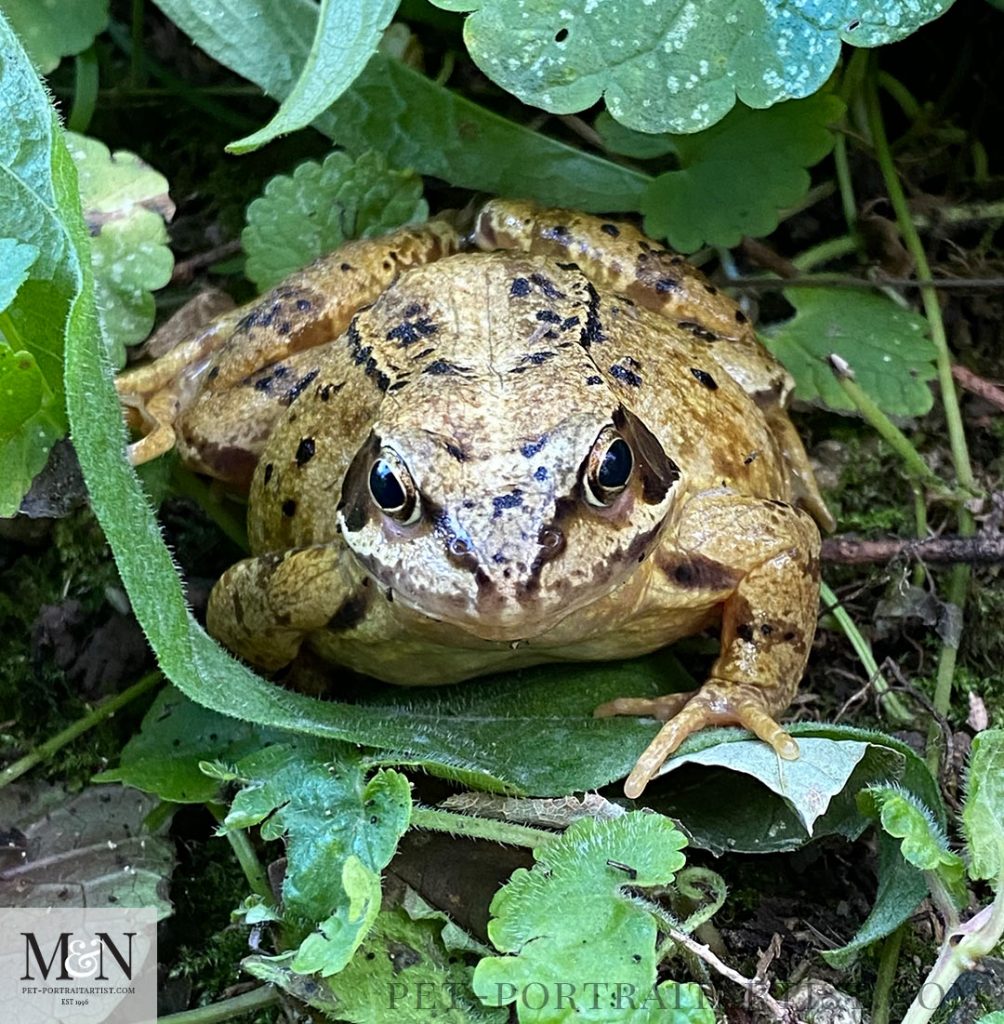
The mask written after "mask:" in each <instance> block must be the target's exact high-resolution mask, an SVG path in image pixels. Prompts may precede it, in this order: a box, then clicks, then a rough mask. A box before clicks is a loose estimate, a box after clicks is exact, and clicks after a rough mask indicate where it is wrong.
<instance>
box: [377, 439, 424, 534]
mask: <svg viewBox="0 0 1004 1024" xmlns="http://www.w3.org/2000/svg"><path fill="white" fill-rule="evenodd" d="M370 494H371V495H372V497H373V500H374V501H375V502H376V504H377V506H378V507H379V508H380V509H381V510H382V511H383V512H385V513H386V514H387V515H389V516H390V517H391V519H396V520H397V521H398V522H399V523H403V524H404V525H405V526H410V525H411V524H412V523H416V522H418V517H419V515H420V513H421V509H420V508H419V503H418V489H417V488H416V487H415V481H414V480H412V478H411V473H409V472H408V467H407V466H406V465H405V464H404V462H403V461H402V460H401V457H400V455H398V454H397V452H395V451H394V450H393V449H391V448H384V449H383V450H382V451H381V452H380V455H379V456H378V457H377V459H376V461H375V462H374V463H373V467H372V468H371V469H370Z"/></svg>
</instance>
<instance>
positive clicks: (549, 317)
mask: <svg viewBox="0 0 1004 1024" xmlns="http://www.w3.org/2000/svg"><path fill="white" fill-rule="evenodd" d="M536 318H537V319H538V320H540V321H541V322H542V323H545V324H560V323H561V317H560V316H558V314H557V313H555V312H554V311H553V310H550V309H538V310H537V316H536Z"/></svg>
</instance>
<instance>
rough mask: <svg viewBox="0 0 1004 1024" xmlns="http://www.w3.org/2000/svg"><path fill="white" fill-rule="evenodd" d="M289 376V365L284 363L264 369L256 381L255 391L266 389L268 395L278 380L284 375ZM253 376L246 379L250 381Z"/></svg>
mask: <svg viewBox="0 0 1004 1024" xmlns="http://www.w3.org/2000/svg"><path fill="white" fill-rule="evenodd" d="M288 376H289V367H288V366H283V365H282V363H277V364H276V365H275V366H270V367H268V368H267V369H266V370H264V371H263V376H261V377H259V378H258V379H257V380H255V381H254V389H255V391H264V392H265V394H266V395H268V394H271V392H272V385H273V384H275V382H276V381H277V380H282V379H283V377H288ZM252 379H253V378H251V377H248V378H246V381H250V380H252Z"/></svg>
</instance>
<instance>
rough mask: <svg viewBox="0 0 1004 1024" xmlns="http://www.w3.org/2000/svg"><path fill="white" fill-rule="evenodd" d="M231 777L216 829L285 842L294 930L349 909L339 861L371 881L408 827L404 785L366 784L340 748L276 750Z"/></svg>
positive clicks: (247, 761)
mask: <svg viewBox="0 0 1004 1024" xmlns="http://www.w3.org/2000/svg"><path fill="white" fill-rule="evenodd" d="M236 772H237V774H238V775H239V776H240V778H241V779H243V780H244V782H245V785H244V788H243V789H241V790H240V792H239V793H238V794H237V795H236V796H235V797H234V799H233V802H232V804H231V807H230V812H229V813H228V814H227V817H226V819H225V820H224V827H225V828H247V827H248V826H250V825H256V824H261V831H262V836H263V837H264V838H266V839H278V838H283V839H284V840H285V843H286V858H287V864H286V874H285V877H284V879H283V886H282V893H283V912H284V916H285V917H286V918H287V919H288V920H290V921H292V922H294V923H296V924H303V923H309V924H317V923H319V922H321V921H324V920H326V919H327V918H329V917H331V916H332V915H333V914H335V913H336V912H337V911H338V910H339V909H340V908H342V907H346V908H347V907H349V905H350V902H351V900H350V894H349V893H348V892H346V890H345V889H344V888H342V886H341V884H340V883H335V881H334V880H335V879H341V877H342V871H343V869H344V865H345V862H346V860H347V859H348V858H349V857H352V856H355V857H357V858H358V859H359V860H360V862H361V863H362V865H364V866H365V867H366V868H367V869H368V870H369V871H371V872H373V873H374V874H376V875H377V876H378V875H379V872H380V871H381V870H382V869H383V868H384V867H386V865H387V864H388V862H389V861H390V858H391V857H392V856H393V854H394V851H395V849H397V842H398V840H399V839H400V838H401V836H402V835H403V834H404V830H405V829H406V828H407V827H408V821H409V818H410V816H411V787H410V786H409V784H408V780H407V779H406V778H405V777H404V776H403V775H401V774H400V773H398V772H395V771H391V770H384V771H379V772H377V773H376V774H375V775H374V776H373V777H372V778H371V779H370V780H369V781H367V780H366V778H365V776H364V770H363V761H362V757H361V756H360V754H359V752H358V751H357V750H355V748H353V747H351V746H349V745H347V744H341V743H323V742H319V741H315V740H302V741H300V742H297V743H286V744H283V745H276V746H273V747H269V748H268V749H267V750H263V751H261V752H259V753H256V754H251V755H249V756H248V757H245V758H243V759H242V760H241V761H239V762H238V763H237V766H236ZM353 880H354V881H355V882H358V876H356V875H354V876H353Z"/></svg>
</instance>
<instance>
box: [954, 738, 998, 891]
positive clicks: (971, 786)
mask: <svg viewBox="0 0 1004 1024" xmlns="http://www.w3.org/2000/svg"><path fill="white" fill-rule="evenodd" d="M967 780H968V781H967V787H966V802H965V805H964V807H963V808H962V825H963V828H964V829H965V833H966V844H967V846H968V847H969V858H970V861H969V877H970V878H973V879H980V878H983V879H988V880H992V881H994V882H996V883H999V882H1000V880H1001V878H1004V729H990V730H988V731H986V732H981V733H978V734H977V736H976V737H975V738H974V739H973V749H972V753H971V754H970V757H969V772H968V775H967Z"/></svg>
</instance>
